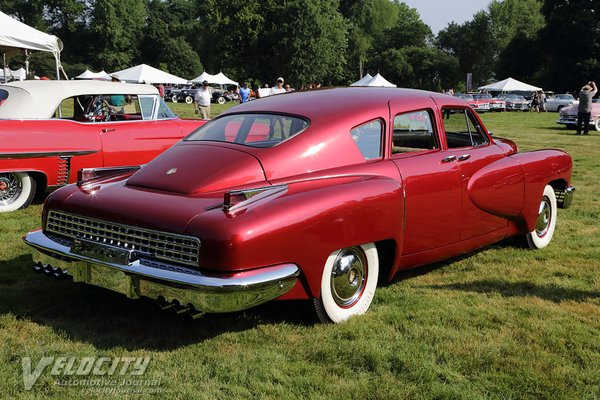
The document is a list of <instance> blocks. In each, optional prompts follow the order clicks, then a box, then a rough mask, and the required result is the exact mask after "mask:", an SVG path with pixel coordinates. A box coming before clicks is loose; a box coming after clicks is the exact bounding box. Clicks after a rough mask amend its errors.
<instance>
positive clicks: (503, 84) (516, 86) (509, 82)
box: [477, 78, 542, 92]
mask: <svg viewBox="0 0 600 400" xmlns="http://www.w3.org/2000/svg"><path fill="white" fill-rule="evenodd" d="M477 89H479V90H487V91H489V92H535V91H538V90H542V88H539V87H537V86H533V85H529V84H527V83H524V82H521V81H518V80H516V79H513V78H507V79H504V80H503V81H499V82H496V83H492V84H489V85H485V86H480V87H478V88H477Z"/></svg>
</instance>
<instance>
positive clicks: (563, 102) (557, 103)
mask: <svg viewBox="0 0 600 400" xmlns="http://www.w3.org/2000/svg"><path fill="white" fill-rule="evenodd" d="M577 104H579V100H577V99H575V97H573V95H572V94H557V95H556V96H553V97H550V98H548V99H546V111H559V112H560V110H562V109H563V108H564V107H569V106H572V105H577Z"/></svg>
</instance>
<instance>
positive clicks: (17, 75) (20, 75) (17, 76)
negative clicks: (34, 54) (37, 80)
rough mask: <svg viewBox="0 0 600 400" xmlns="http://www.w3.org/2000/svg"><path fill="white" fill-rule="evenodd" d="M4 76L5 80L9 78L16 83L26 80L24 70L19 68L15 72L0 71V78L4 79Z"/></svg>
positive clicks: (9, 70)
mask: <svg viewBox="0 0 600 400" xmlns="http://www.w3.org/2000/svg"><path fill="white" fill-rule="evenodd" d="M5 75H6V77H7V78H8V77H10V78H12V79H13V80H16V81H23V80H25V79H27V72H26V71H25V68H19V69H17V70H12V69H9V68H5V69H4V71H2V70H0V78H4V76H5Z"/></svg>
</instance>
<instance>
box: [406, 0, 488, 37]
mask: <svg viewBox="0 0 600 400" xmlns="http://www.w3.org/2000/svg"><path fill="white" fill-rule="evenodd" d="M402 2H404V3H406V4H407V5H408V6H410V7H412V8H416V9H417V11H418V12H419V14H421V19H422V20H423V22H425V23H426V24H427V25H429V26H430V27H431V30H432V31H433V33H434V34H437V33H438V32H439V31H441V30H442V29H444V28H445V27H446V26H447V25H448V24H449V23H450V22H452V21H454V22H456V23H457V24H461V23H463V22H465V21H468V20H470V19H472V17H473V14H475V13H476V12H477V11H479V10H485V9H487V6H488V5H489V4H490V3H491V0H402Z"/></svg>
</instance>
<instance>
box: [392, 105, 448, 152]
mask: <svg viewBox="0 0 600 400" xmlns="http://www.w3.org/2000/svg"><path fill="white" fill-rule="evenodd" d="M431 121H432V118H431V113H430V112H429V111H425V110H421V111H412V112H408V113H402V114H397V115H396V116H395V117H394V131H393V134H392V154H398V153H411V152H416V151H424V150H433V149H437V148H439V146H438V141H437V139H436V136H435V132H434V130H433V124H432V122H431Z"/></svg>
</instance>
